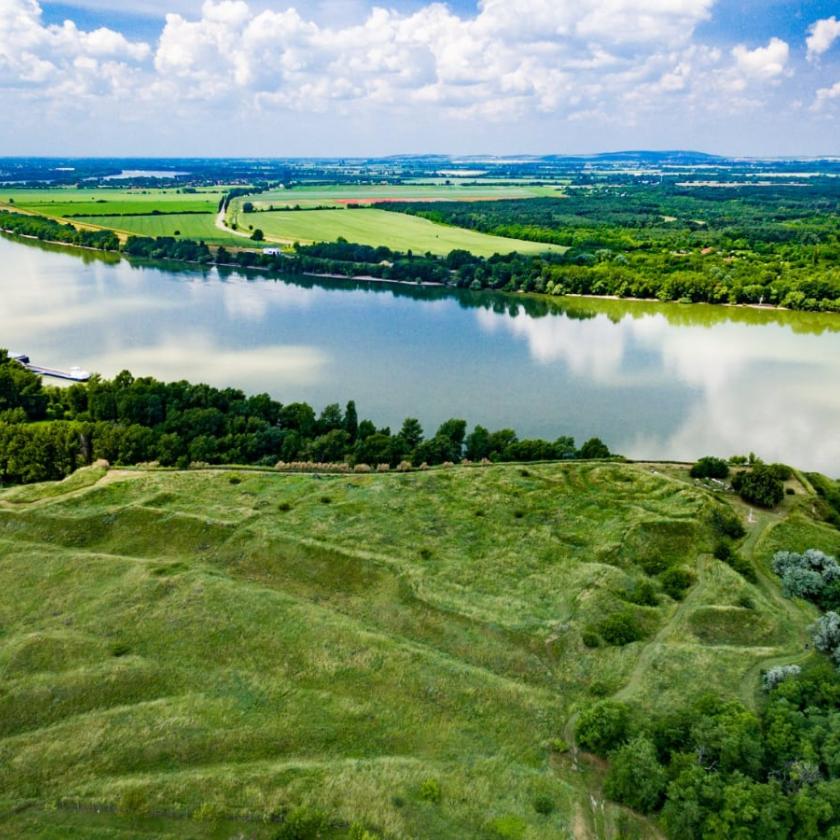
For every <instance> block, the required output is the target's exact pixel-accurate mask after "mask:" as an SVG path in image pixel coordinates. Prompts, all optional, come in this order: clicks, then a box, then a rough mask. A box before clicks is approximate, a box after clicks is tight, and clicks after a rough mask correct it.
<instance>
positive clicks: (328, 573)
mask: <svg viewBox="0 0 840 840" xmlns="http://www.w3.org/2000/svg"><path fill="white" fill-rule="evenodd" d="M789 486H790V488H791V490H792V491H793V492H794V495H791V496H788V497H786V500H785V502H784V504H783V506H782V507H781V508H780V509H779V511H777V512H774V513H764V514H760V515H758V516H754V517H752V521H748V519H747V515H746V514H747V510H746V508H745V507H743V506H742V505H741V504H740V503H739V502H737V501H736V500H735V499H734V497H732V496H731V495H728V494H723V493H722V492H719V491H715V490H712V489H709V488H707V487H705V486H702V485H700V484H697V483H695V482H692V481H690V480H689V479H688V477H687V471H686V470H685V468H682V467H678V466H673V467H669V466H662V465H657V466H650V465H643V464H638V465H630V464H617V463H565V464H542V465H528V467H527V469H526V468H523V467H522V466H521V465H506V466H501V465H499V466H490V467H457V468H448V469H446V468H443V469H435V470H430V471H426V472H422V471H421V472H413V473H407V474H399V473H389V474H382V475H376V474H374V475H361V474H348V475H326V474H312V475H308V474H283V473H278V472H275V471H267V470H262V471H261V470H252V469H247V468H228V469H204V470H190V471H183V472H175V471H160V470H144V469H135V470H128V469H126V470H110V471H108V470H104V469H103V468H102V467H94V468H88V469H87V470H83V471H81V472H80V473H76V474H75V475H73V476H71V477H70V478H69V479H67V480H66V481H65V482H64V483H62V484H44V485H35V486H28V487H22V488H14V489H10V490H6V491H3V492H0V553H1V554H2V556H3V561H2V563H0V585H2V586H3V588H4V591H5V592H6V593H7V597H6V598H4V599H3V602H2V605H0V628H2V634H0V669H2V673H3V676H4V689H3V693H2V695H0V707H2V710H3V712H2V715H0V790H2V794H1V795H0V830H5V831H6V833H7V834H15V833H22V832H23V833H26V834H27V836H34V837H43V838H59V837H61V838H64V837H73V836H77V837H84V838H91V837H93V838H102V840H106V838H108V840H111V838H117V837H119V838H121V839H123V840H140V838H149V839H150V838H152V837H155V838H161V837H163V838H169V837H171V838H175V837H179V838H180V837H187V838H189V837H220V838H221V837H230V836H232V835H234V834H236V836H243V837H251V838H263V837H266V838H268V837H271V838H274V837H285V836H288V837H298V836H308V835H297V834H295V835H284V834H282V830H283V828H282V827H283V825H284V823H283V822H282V820H283V817H284V815H286V816H288V814H289V813H292V812H294V813H296V814H297V815H301V814H306V815H312V814H315V813H316V812H322V813H324V814H325V815H326V817H327V822H328V828H327V829H326V830H325V831H324V833H323V834H322V835H321V836H324V837H335V838H340V837H349V836H353V837H357V838H358V837H360V836H362V835H361V832H362V831H363V830H369V831H371V832H375V834H373V835H372V836H374V837H380V836H381V837H387V838H415V837H424V838H451V837H459V838H488V840H489V838H502V839H504V838H520V840H536V838H565V837H571V836H575V837H619V836H621V837H648V836H650V837H655V836H659V834H658V832H657V830H656V828H655V827H654V826H653V825H651V824H649V823H647V822H645V821H644V820H642V819H641V818H639V817H636V816H635V815H633V814H632V813H631V812H629V811H627V810H625V809H622V808H620V807H618V806H615V805H612V804H610V803H608V802H605V801H604V800H603V798H602V795H601V793H600V779H601V777H602V772H603V767H602V765H600V764H598V763H596V762H593V761H591V760H588V759H587V758H586V757H585V756H583V755H581V754H579V753H578V752H577V750H576V749H574V747H573V744H572V739H573V734H572V733H573V722H574V719H575V717H576V716H577V714H578V713H579V712H580V711H581V710H582V709H585V708H587V707H589V706H591V705H592V703H594V702H596V701H597V700H599V699H601V698H605V697H616V698H620V699H623V700H626V701H629V702H631V703H632V704H633V705H634V706H635V707H637V708H639V709H640V710H643V711H645V712H654V711H663V710H668V709H677V708H680V707H681V706H682V705H683V704H684V703H685V702H686V701H687V699H689V698H693V697H694V696H695V695H696V693H697V690H698V686H702V687H703V688H704V689H706V690H712V691H714V692H716V693H718V694H719V695H721V696H725V697H738V698H740V699H742V700H744V701H745V702H747V703H748V704H752V703H754V702H755V699H756V692H757V687H758V677H759V672H760V670H761V669H762V668H763V667H766V666H767V665H769V664H774V663H777V662H787V661H793V660H797V661H799V660H801V659H802V658H803V656H806V657H807V656H808V654H805V655H803V654H802V649H803V640H804V637H805V629H804V628H805V627H806V625H807V624H808V623H809V622H810V621H811V620H812V619H813V616H814V614H815V613H814V610H813V608H812V607H810V606H808V605H804V604H803V603H801V602H792V601H787V600H784V599H782V598H781V596H780V594H779V592H778V585H777V582H776V581H775V580H774V579H773V577H772V576H771V575H770V574H769V572H768V571H767V569H768V561H769V557H770V556H771V554H772V552H773V551H774V550H776V548H777V547H778V546H784V547H787V548H792V549H797V550H801V549H802V548H804V547H821V548H824V549H825V550H831V551H836V550H837V549H838V548H840V535H838V532H837V531H835V530H833V529H830V528H828V527H827V526H825V525H822V524H820V523H818V522H816V521H815V520H814V519H813V518H812V516H811V509H812V505H813V500H812V498H811V496H810V493H811V490H810V488H809V486H808V485H807V483H800V482H799V481H798V480H796V479H794V480H792V481H791V482H790V483H789ZM727 509H730V510H731V509H734V510H735V511H737V513H738V514H739V515H740V516H741V518H742V519H743V521H744V522H745V524H746V527H747V529H748V535H747V538H746V540H745V542H744V544H743V547H742V555H743V557H744V560H745V561H746V562H747V563H748V564H750V565H751V566H752V568H753V569H754V570H755V572H756V576H755V582H754V583H751V582H749V581H748V580H747V579H745V578H744V577H742V576H741V575H740V574H738V573H736V572H735V571H733V569H732V568H730V566H728V565H725V564H724V563H722V562H720V561H718V560H715V559H714V558H713V556H712V554H711V550H712V547H713V545H714V543H715V540H716V535H715V531H714V528H713V526H712V524H711V523H712V519H711V515H712V512H713V511H715V510H719V511H720V510H723V511H725V510H727ZM669 568H680V569H684V570H686V571H690V572H692V573H693V574H694V575H695V583H694V585H693V586H692V587H691V588H690V590H689V591H688V593H687V596H686V597H685V599H684V600H682V601H675V600H674V599H673V598H671V597H670V596H669V595H668V594H666V593H665V591H663V589H662V587H661V585H660V582H659V581H660V578H661V575H662V571H663V570H666V569H669ZM646 585H647V586H648V588H649V587H650V586H651V585H652V586H653V591H654V594H655V597H653V598H650V597H645V598H640V597H638V596H639V593H640V592H642V591H644V589H645V586H646ZM649 594H650V593H649V592H648V596H649ZM615 615H629V616H630V617H631V618H632V620H633V621H634V622H635V623H636V625H637V626H638V627H639V628H641V633H640V638H638V640H637V641H633V642H630V643H628V644H624V645H623V646H618V645H616V644H610V643H608V642H607V640H606V639H605V638H603V635H605V634H606V630H605V628H606V626H607V623H608V619H609V618H610V617H612V616H615ZM811 655H813V654H811ZM287 822H288V820H287ZM351 826H352V827H353V828H352V829H351Z"/></svg>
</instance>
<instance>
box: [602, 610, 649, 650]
mask: <svg viewBox="0 0 840 840" xmlns="http://www.w3.org/2000/svg"><path fill="white" fill-rule="evenodd" d="M598 632H599V633H600V635H601V638H602V639H603V640H604V641H605V642H606V643H607V644H608V645H629V644H630V643H631V642H636V641H638V640H639V639H641V638H642V637H643V636H644V632H643V630H642V628H641V627H640V626H639V622H638V621H637V620H636V616H634V615H633V613H631V612H617V613H613V614H612V615H610V616H607V618H605V619H604V620H603V621H602V622H601V623H600V624H599V625H598Z"/></svg>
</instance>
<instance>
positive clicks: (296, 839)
mask: <svg viewBox="0 0 840 840" xmlns="http://www.w3.org/2000/svg"><path fill="white" fill-rule="evenodd" d="M327 828H328V822H327V818H326V816H325V815H324V814H322V813H321V812H320V811H310V810H309V809H308V808H295V810H294V811H290V812H289V813H288V814H287V815H286V816H285V818H284V819H283V823H282V825H281V826H280V830H279V831H278V832H277V833H276V834H275V835H274V840H316V838H319V837H321V835H322V834H323V832H324V831H326V829H327Z"/></svg>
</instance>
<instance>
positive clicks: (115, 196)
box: [0, 187, 225, 218]
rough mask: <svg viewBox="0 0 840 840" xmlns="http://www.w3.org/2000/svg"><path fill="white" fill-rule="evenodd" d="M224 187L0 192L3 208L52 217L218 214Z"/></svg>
mask: <svg viewBox="0 0 840 840" xmlns="http://www.w3.org/2000/svg"><path fill="white" fill-rule="evenodd" d="M224 194H225V191H224V189H223V188H218V187H214V188H207V187H204V188H198V189H197V190H196V192H194V193H184V192H183V191H182V190H180V189H89V190H80V189H69V188H56V189H50V190H15V189H0V206H6V207H9V208H10V207H15V208H18V209H21V210H28V211H30V212H33V213H38V214H40V215H42V216H49V217H51V218H67V217H76V216H120V215H125V214H141V213H151V212H152V211H153V210H157V211H159V212H161V213H215V212H216V209H217V208H218V206H219V201H220V200H221V198H222V196H223V195H224Z"/></svg>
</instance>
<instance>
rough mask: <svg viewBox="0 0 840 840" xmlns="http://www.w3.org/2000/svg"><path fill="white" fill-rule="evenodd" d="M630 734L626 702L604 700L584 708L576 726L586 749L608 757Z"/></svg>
mask: <svg viewBox="0 0 840 840" xmlns="http://www.w3.org/2000/svg"><path fill="white" fill-rule="evenodd" d="M629 734H630V713H629V710H628V708H627V706H625V705H624V703H618V702H616V701H615V700H604V701H602V702H600V703H596V704H595V705H594V706H590V707H589V708H587V709H584V710H583V711H582V712H581V713H580V717H579V718H578V721H577V725H576V726H575V738H576V739H577V742H578V744H579V745H580V746H581V747H582V748H583V749H585V750H589V752H593V753H595V754H596V755H600V756H603V757H606V755H607V753H609V752H610V751H611V750H614V749H615V748H616V747H619V746H621V744H623V743H624V742H625V741H626V740H627V737H628V735H629Z"/></svg>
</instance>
